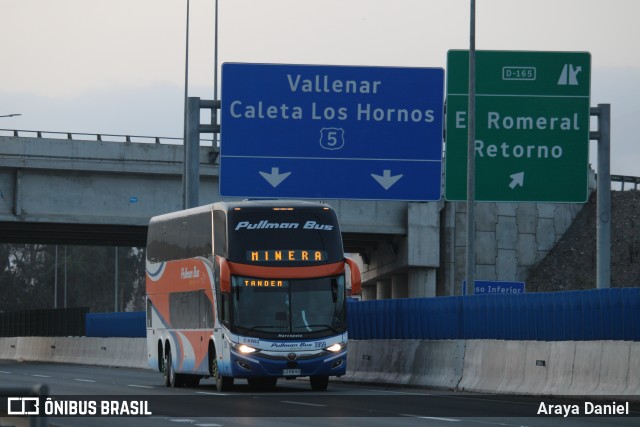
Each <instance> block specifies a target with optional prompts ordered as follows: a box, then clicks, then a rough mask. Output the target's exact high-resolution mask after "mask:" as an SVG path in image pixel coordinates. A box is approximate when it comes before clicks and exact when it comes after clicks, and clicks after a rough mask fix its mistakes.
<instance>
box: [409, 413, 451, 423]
mask: <svg viewBox="0 0 640 427" xmlns="http://www.w3.org/2000/svg"><path fill="white" fill-rule="evenodd" d="M400 415H401V416H403V417H411V418H420V419H423V420H435V421H450V422H459V421H461V420H457V419H455V418H441V417H423V416H420V415H411V414H400Z"/></svg>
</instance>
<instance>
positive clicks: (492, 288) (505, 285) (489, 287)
mask: <svg viewBox="0 0 640 427" xmlns="http://www.w3.org/2000/svg"><path fill="white" fill-rule="evenodd" d="M474 284H475V286H474V293H475V294H476V295H482V294H493V295H496V294H522V293H524V291H525V282H505V281H496V280H494V281H490V280H476V281H475V282H474ZM466 291H467V281H466V280H463V281H462V295H465V294H466Z"/></svg>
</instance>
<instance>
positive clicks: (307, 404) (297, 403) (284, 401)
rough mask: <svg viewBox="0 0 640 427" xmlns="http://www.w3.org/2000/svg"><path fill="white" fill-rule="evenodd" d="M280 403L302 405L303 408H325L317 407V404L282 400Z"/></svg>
mask: <svg viewBox="0 0 640 427" xmlns="http://www.w3.org/2000/svg"><path fill="white" fill-rule="evenodd" d="M282 403H290V404H291V405H303V406H327V405H319V404H317V403H306V402H294V401H292V400H283V401H282Z"/></svg>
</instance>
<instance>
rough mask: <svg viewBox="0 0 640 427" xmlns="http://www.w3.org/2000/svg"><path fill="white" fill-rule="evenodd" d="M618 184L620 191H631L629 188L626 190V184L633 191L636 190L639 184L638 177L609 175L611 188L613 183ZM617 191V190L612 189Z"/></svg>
mask: <svg viewBox="0 0 640 427" xmlns="http://www.w3.org/2000/svg"><path fill="white" fill-rule="evenodd" d="M614 182H615V183H619V184H620V188H619V190H620V191H625V190H631V188H627V184H629V185H631V186H633V190H636V191H637V190H638V184H640V177H637V176H624V175H611V186H612V187H613V183H614ZM612 189H614V190H617V189H618V188H612Z"/></svg>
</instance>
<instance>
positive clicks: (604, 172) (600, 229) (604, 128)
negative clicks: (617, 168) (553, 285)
mask: <svg viewBox="0 0 640 427" xmlns="http://www.w3.org/2000/svg"><path fill="white" fill-rule="evenodd" d="M591 115H592V116H597V117H598V130H597V131H596V132H591V134H590V139H597V140H598V172H597V181H596V185H597V187H596V192H597V204H598V206H597V211H598V213H597V222H596V232H597V255H596V286H597V288H598V289H608V288H610V287H611V105H609V104H598V107H597V108H591Z"/></svg>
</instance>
